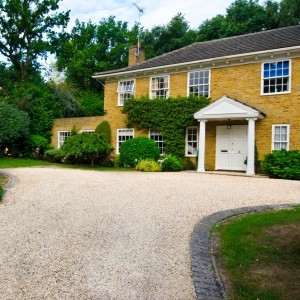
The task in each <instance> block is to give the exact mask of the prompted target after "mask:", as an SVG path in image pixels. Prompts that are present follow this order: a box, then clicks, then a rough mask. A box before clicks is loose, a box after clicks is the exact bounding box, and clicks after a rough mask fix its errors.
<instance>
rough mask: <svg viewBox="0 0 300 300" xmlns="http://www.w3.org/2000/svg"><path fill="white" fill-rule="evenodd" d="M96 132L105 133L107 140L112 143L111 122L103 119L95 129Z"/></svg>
mask: <svg viewBox="0 0 300 300" xmlns="http://www.w3.org/2000/svg"><path fill="white" fill-rule="evenodd" d="M95 132H96V133H98V134H102V135H105V136H106V137H107V141H108V143H109V144H110V142H111V130H110V125H109V123H108V122H107V121H106V120H104V121H102V122H101V123H100V124H99V125H98V126H97V128H96V130H95Z"/></svg>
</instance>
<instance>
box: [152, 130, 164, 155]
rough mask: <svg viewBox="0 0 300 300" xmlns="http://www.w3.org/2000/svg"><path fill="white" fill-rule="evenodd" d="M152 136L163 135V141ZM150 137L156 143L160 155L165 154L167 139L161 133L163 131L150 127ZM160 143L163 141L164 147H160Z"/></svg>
mask: <svg viewBox="0 0 300 300" xmlns="http://www.w3.org/2000/svg"><path fill="white" fill-rule="evenodd" d="M151 133H154V134H151ZM151 136H161V137H162V140H161V141H156V140H155V139H153V138H152V137H151ZM148 137H149V139H151V140H153V141H154V142H155V143H156V145H157V147H158V149H159V152H160V155H161V156H164V155H165V154H166V152H165V141H164V136H163V135H162V134H161V132H160V131H159V130H157V129H153V128H150V129H149V133H148ZM159 143H162V147H159Z"/></svg>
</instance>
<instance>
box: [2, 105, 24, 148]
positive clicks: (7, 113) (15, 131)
mask: <svg viewBox="0 0 300 300" xmlns="http://www.w3.org/2000/svg"><path fill="white" fill-rule="evenodd" d="M0 120H1V122H0V151H1V152H2V151H4V150H5V148H7V149H9V151H10V153H12V154H14V153H15V152H17V151H20V150H21V149H22V148H23V147H24V145H25V143H26V142H27V138H28V135H29V122H30V121H29V117H28V114H27V113H25V112H22V111H20V110H19V109H18V108H16V107H15V106H14V105H12V104H8V103H6V102H1V101H0Z"/></svg>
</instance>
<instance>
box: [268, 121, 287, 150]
mask: <svg viewBox="0 0 300 300" xmlns="http://www.w3.org/2000/svg"><path fill="white" fill-rule="evenodd" d="M289 140H290V125H289V124H276V125H273V126H272V150H281V149H286V150H289Z"/></svg>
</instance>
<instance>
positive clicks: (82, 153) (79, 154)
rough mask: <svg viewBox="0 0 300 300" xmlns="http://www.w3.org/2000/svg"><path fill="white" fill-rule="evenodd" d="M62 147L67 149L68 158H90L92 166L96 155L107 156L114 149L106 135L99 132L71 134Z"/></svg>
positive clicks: (99, 156) (98, 156)
mask: <svg viewBox="0 0 300 300" xmlns="http://www.w3.org/2000/svg"><path fill="white" fill-rule="evenodd" d="M61 149H62V150H63V151H65V153H66V156H67V159H70V158H71V159H73V160H83V159H89V160H90V162H91V165H92V166H94V159H95V158H96V157H97V158H105V157H106V156H107V155H108V154H109V153H110V152H111V151H112V150H113V148H112V147H111V146H110V145H109V144H108V142H107V139H106V137H105V136H102V135H100V134H97V133H80V134H75V135H71V136H70V137H69V138H68V139H67V140H66V141H65V142H64V144H63V146H62V148H61Z"/></svg>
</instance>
